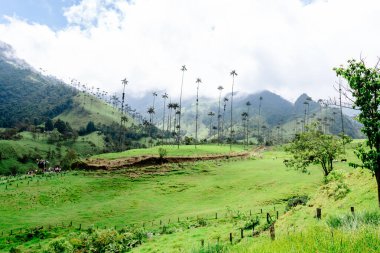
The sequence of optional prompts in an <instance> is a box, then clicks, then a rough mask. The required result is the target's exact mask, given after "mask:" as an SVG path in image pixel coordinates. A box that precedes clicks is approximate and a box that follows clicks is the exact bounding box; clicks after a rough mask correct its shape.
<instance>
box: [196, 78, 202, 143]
mask: <svg viewBox="0 0 380 253" xmlns="http://www.w3.org/2000/svg"><path fill="white" fill-rule="evenodd" d="M195 82H196V83H197V100H196V105H195V106H196V109H195V148H197V143H198V105H199V100H198V99H199V84H201V83H202V80H201V79H200V78H197V80H196V81H195Z"/></svg>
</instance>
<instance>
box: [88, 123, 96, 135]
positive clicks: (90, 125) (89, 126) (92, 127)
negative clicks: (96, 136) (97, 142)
mask: <svg viewBox="0 0 380 253" xmlns="http://www.w3.org/2000/svg"><path fill="white" fill-rule="evenodd" d="M95 131H96V127H95V124H94V122H92V121H89V122H88V123H87V126H86V132H87V133H88V134H89V133H92V132H95Z"/></svg>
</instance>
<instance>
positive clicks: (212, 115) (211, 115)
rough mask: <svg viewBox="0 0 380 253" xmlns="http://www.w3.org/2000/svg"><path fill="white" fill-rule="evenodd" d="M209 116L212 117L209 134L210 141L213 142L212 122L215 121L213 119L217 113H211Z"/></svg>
mask: <svg viewBox="0 0 380 253" xmlns="http://www.w3.org/2000/svg"><path fill="white" fill-rule="evenodd" d="M207 115H208V116H210V132H209V134H210V140H211V136H212V121H213V120H212V119H213V117H214V115H215V113H214V112H209V113H208V114H207Z"/></svg>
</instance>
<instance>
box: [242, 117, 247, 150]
mask: <svg viewBox="0 0 380 253" xmlns="http://www.w3.org/2000/svg"><path fill="white" fill-rule="evenodd" d="M241 119H242V122H243V143H244V146H245V145H248V137H247V132H248V124H247V123H248V121H247V120H248V113H247V112H243V113H242V114H241ZM246 141H247V144H246Z"/></svg>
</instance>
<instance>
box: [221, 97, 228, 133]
mask: <svg viewBox="0 0 380 253" xmlns="http://www.w3.org/2000/svg"><path fill="white" fill-rule="evenodd" d="M227 102H228V98H227V97H225V98H223V117H222V136H223V138H224V118H225V115H226V108H227Z"/></svg>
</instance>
